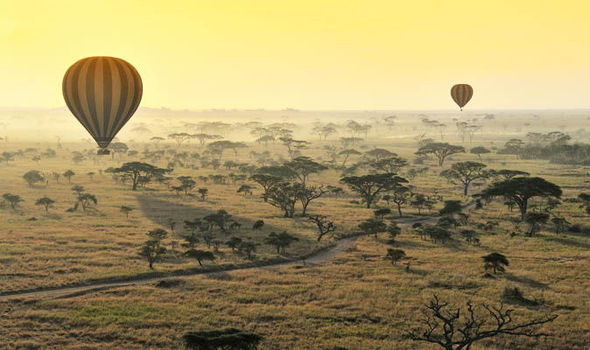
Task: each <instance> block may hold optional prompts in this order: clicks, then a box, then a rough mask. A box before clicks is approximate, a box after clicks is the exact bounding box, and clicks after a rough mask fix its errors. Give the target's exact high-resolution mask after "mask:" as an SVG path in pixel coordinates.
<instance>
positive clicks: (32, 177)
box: [23, 170, 45, 187]
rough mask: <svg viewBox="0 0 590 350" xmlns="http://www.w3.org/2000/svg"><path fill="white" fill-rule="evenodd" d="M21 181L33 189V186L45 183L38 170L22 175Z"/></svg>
mask: <svg viewBox="0 0 590 350" xmlns="http://www.w3.org/2000/svg"><path fill="white" fill-rule="evenodd" d="M23 179H25V181H26V182H27V184H29V186H30V187H33V185H34V184H36V183H39V182H43V181H45V177H44V176H43V174H41V172H40V171H39V170H29V171H27V172H26V173H25V174H24V175H23Z"/></svg>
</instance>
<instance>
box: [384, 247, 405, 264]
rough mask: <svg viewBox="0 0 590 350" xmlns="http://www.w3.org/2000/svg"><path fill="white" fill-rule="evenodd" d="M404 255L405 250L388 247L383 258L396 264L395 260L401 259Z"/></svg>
mask: <svg viewBox="0 0 590 350" xmlns="http://www.w3.org/2000/svg"><path fill="white" fill-rule="evenodd" d="M405 256H406V252H404V251H403V250H401V249H394V248H388V249H387V254H386V255H385V260H388V261H390V262H391V265H393V266H395V264H397V262H398V261H400V260H401V259H403V258H404V257H405Z"/></svg>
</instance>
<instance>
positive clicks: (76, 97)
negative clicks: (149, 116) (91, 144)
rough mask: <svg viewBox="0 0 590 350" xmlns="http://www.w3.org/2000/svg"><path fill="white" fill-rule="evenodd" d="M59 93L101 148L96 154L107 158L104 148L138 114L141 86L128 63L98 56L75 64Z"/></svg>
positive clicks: (137, 76)
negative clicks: (136, 112)
mask: <svg viewBox="0 0 590 350" xmlns="http://www.w3.org/2000/svg"><path fill="white" fill-rule="evenodd" d="M62 90H63V95H64V99H65V100H66V105H67V106H68V108H69V109H70V111H71V112H72V114H73V115H74V116H75V117H76V119H78V121H79V122H80V123H81V124H82V125H83V126H84V127H85V128H86V130H88V132H89V133H90V135H91V136H92V137H93V138H94V140H95V141H96V143H97V144H98V146H99V147H100V148H101V149H100V150H99V151H98V154H108V153H109V151H108V150H106V147H107V146H108V145H109V143H110V142H111V140H112V139H113V138H114V137H115V135H117V133H118V132H119V130H121V128H122V127H123V125H125V123H127V121H129V119H130V118H131V116H132V115H133V113H135V111H136V110H137V107H138V106H139V102H140V101H141V96H142V93H143V85H142V82H141V77H140V76H139V73H137V70H135V68H134V67H133V66H132V65H131V64H129V63H128V62H126V61H124V60H122V59H120V58H115V57H101V56H99V57H87V58H83V59H81V60H79V61H78V62H76V63H74V64H73V65H72V66H71V67H70V68H69V69H68V70H67V72H66V74H65V76H64V79H63V83H62Z"/></svg>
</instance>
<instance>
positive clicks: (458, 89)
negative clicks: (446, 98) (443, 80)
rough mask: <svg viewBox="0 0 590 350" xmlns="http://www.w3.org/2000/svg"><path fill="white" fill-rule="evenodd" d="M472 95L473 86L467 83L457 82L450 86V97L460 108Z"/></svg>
mask: <svg viewBox="0 0 590 350" xmlns="http://www.w3.org/2000/svg"><path fill="white" fill-rule="evenodd" d="M472 96H473V88H472V87H471V86H470V85H468V84H457V85H455V86H453V87H452V88H451V97H452V98H453V100H454V101H455V103H456V104H457V105H458V106H459V108H461V110H463V107H464V106H465V105H466V104H467V102H469V100H471V97H472Z"/></svg>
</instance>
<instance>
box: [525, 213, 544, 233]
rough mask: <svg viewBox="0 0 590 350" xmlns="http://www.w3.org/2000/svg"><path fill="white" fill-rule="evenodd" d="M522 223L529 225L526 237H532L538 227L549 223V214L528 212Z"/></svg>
mask: <svg viewBox="0 0 590 350" xmlns="http://www.w3.org/2000/svg"><path fill="white" fill-rule="evenodd" d="M524 221H525V222H526V223H527V224H529V232H527V236H529V237H532V236H533V234H535V232H537V231H538V230H539V227H540V226H541V225H543V224H546V223H547V221H549V214H547V213H543V212H529V213H527V214H526V216H525V217H524Z"/></svg>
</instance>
